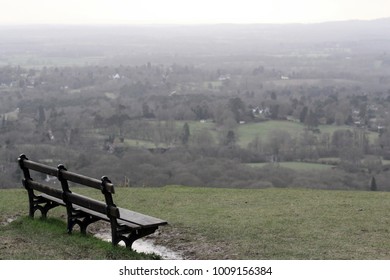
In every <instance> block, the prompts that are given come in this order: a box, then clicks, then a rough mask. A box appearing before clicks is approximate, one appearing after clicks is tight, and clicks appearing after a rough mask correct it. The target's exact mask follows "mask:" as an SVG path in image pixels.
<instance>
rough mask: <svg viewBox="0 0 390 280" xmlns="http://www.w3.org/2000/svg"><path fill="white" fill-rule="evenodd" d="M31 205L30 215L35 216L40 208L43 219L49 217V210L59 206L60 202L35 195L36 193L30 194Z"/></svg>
mask: <svg viewBox="0 0 390 280" xmlns="http://www.w3.org/2000/svg"><path fill="white" fill-rule="evenodd" d="M29 205H30V209H29V216H30V217H31V218H34V215H35V212H36V211H37V210H39V211H40V212H41V218H42V219H46V218H47V212H49V210H50V209H53V208H55V207H57V206H59V204H58V203H56V202H53V201H50V200H47V199H45V198H43V197H40V196H35V195H34V194H33V195H32V196H29Z"/></svg>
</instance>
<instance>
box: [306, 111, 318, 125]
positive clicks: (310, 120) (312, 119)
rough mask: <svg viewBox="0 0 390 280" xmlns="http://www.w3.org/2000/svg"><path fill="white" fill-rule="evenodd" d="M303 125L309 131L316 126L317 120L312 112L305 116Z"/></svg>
mask: <svg viewBox="0 0 390 280" xmlns="http://www.w3.org/2000/svg"><path fill="white" fill-rule="evenodd" d="M305 125H306V126H307V128H308V129H309V130H312V129H314V128H315V127H317V126H318V118H317V115H316V113H315V112H314V111H312V110H309V112H308V113H307V114H306V117H305Z"/></svg>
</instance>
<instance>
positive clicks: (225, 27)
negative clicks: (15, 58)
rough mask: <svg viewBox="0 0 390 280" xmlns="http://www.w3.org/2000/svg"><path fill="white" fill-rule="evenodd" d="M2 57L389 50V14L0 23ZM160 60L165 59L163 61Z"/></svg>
mask: <svg viewBox="0 0 390 280" xmlns="http://www.w3.org/2000/svg"><path fill="white" fill-rule="evenodd" d="M0 37H1V38H2V40H1V43H0V45H1V50H0V61H1V58H2V57H4V56H10V55H24V56H26V55H29V56H31V55H36V56H40V57H53V56H65V57H76V58H77V57H86V56H89V57H90V56H114V55H124V56H128V55H131V56H133V57H135V58H136V59H138V60H139V61H142V62H143V63H144V62H145V59H148V58H149V59H151V58H152V59H156V58H157V57H158V58H161V57H169V58H172V57H174V56H180V57H185V56H188V57H189V56H190V57H204V56H226V55H251V56H253V55H264V54H275V53H280V52H291V51H294V50H301V49H302V48H330V47H332V48H333V47H337V48H352V51H356V52H370V51H386V50H388V49H390V18H384V19H377V20H370V21H358V20H354V21H339V22H325V23H316V24H214V25H116V26H115V25H114V26H103V25H88V26H73V25H32V26H0ZM161 61H163V60H161Z"/></svg>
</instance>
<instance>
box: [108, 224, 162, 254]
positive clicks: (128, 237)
mask: <svg viewBox="0 0 390 280" xmlns="http://www.w3.org/2000/svg"><path fill="white" fill-rule="evenodd" d="M156 229H157V227H150V228H142V229H136V230H131V231H130V232H129V229H128V228H127V227H123V228H122V227H119V228H117V229H111V233H112V244H113V245H114V246H116V245H118V244H119V242H121V241H123V242H124V243H125V245H126V248H129V249H131V246H132V245H133V243H134V241H136V240H137V239H140V238H142V237H145V236H147V235H149V234H152V233H154V232H155V231H156Z"/></svg>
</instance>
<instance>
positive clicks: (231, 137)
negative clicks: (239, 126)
mask: <svg viewBox="0 0 390 280" xmlns="http://www.w3.org/2000/svg"><path fill="white" fill-rule="evenodd" d="M236 141H237V139H236V134H235V133H234V131H233V130H229V131H228V132H227V134H226V137H225V139H223V143H222V144H223V145H224V146H228V147H233V146H234V145H235V144H236Z"/></svg>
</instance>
